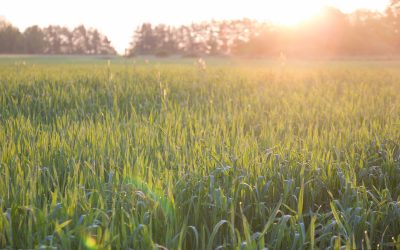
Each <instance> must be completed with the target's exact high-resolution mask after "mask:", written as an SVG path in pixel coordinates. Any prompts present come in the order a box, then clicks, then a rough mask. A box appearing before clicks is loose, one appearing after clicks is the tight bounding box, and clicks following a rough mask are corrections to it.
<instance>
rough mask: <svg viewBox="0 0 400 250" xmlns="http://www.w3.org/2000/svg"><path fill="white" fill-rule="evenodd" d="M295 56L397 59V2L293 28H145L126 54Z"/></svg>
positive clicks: (328, 14) (331, 14)
mask: <svg viewBox="0 0 400 250" xmlns="http://www.w3.org/2000/svg"><path fill="white" fill-rule="evenodd" d="M282 53H283V54H285V55H287V56H294V57H296V56H298V57H313V56H371V55H372V56H373V55H393V54H400V0H394V1H392V3H391V5H390V6H389V7H388V8H387V10H386V11H385V13H379V12H373V11H368V10H359V11H356V12H354V13H351V14H344V13H342V12H341V11H339V10H338V9H335V8H326V9H325V10H324V13H323V15H321V16H320V17H318V18H317V19H316V20H314V21H309V22H306V23H303V24H302V25H299V26H297V27H283V26H277V25H273V24H270V23H265V22H258V21H255V20H250V19H242V20H231V21H210V22H202V23H193V24H191V25H181V26H178V27H175V26H167V25H164V24H159V25H156V26H153V25H152V24H150V23H144V24H142V25H141V26H140V27H138V28H137V30H136V31H135V33H134V36H133V40H132V42H131V47H130V49H129V55H131V56H135V55H156V56H168V55H182V56H201V55H238V56H251V57H257V56H260V57H266V56H276V55H279V54H282Z"/></svg>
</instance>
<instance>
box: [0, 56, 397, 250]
mask: <svg viewBox="0 0 400 250" xmlns="http://www.w3.org/2000/svg"><path fill="white" fill-rule="evenodd" d="M7 60H8V61H7ZM7 60H6V61H3V62H2V63H1V64H0V209H1V211H0V248H9V249H17V248H23V249H26V248H30V249H31V248H35V249H207V250H209V249H266V248H268V249H328V248H329V249H339V248H340V247H342V248H345V249H355V248H359V249H362V248H363V249H387V248H397V249H399V248H400V96H399V94H400V70H399V69H400V64H399V63H396V62H386V63H384V62H375V63H374V62H369V63H365V62H364V63H363V62H335V63H317V62H314V63H292V64H291V63H288V64H287V65H282V64H280V63H276V64H274V63H253V64H246V63H243V64H240V65H238V64H221V65H220V64H217V63H215V64H211V65H210V64H209V65H207V66H206V67H199V65H196V64H192V63H185V64H180V63H179V62H177V63H173V62H172V63H137V62H136V63H134V62H133V60H127V61H126V62H124V63H121V62H119V63H113V62H111V63H110V64H107V61H106V60H103V61H101V62H96V63H89V62H85V63H82V62H81V63H77V64H74V63H63V62H62V60H60V61H53V62H51V63H47V64H46V63H43V62H34V61H27V62H25V61H24V62H22V61H21V60H19V59H18V58H17V59H15V58H14V59H7ZM206 63H207V62H206Z"/></svg>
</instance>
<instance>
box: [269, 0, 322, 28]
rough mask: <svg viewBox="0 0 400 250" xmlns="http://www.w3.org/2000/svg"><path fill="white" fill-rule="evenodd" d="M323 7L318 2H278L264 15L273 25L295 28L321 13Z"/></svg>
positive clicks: (310, 0)
mask: <svg viewBox="0 0 400 250" xmlns="http://www.w3.org/2000/svg"><path fill="white" fill-rule="evenodd" d="M323 7H324V6H323V5H322V4H321V3H320V2H318V1H312V0H308V1H288V0H286V1H279V2H275V3H274V4H272V5H270V7H269V10H268V11H267V12H266V13H265V15H266V17H267V18H268V19H269V20H270V21H271V22H273V23H275V24H278V25H283V26H296V25H299V24H301V23H303V22H306V21H309V20H311V19H313V18H315V17H317V16H318V15H319V14H321V13H322V10H323Z"/></svg>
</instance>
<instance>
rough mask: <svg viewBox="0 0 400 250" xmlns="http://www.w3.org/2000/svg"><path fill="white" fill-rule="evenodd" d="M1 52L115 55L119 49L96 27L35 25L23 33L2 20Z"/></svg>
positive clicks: (0, 29) (0, 26) (0, 32)
mask: <svg viewBox="0 0 400 250" xmlns="http://www.w3.org/2000/svg"><path fill="white" fill-rule="evenodd" d="M0 54H85V55H114V54H116V51H115V49H114V48H113V46H111V42H110V40H109V39H108V38H107V36H105V35H103V34H101V33H100V32H99V31H98V30H97V29H94V28H89V29H87V28H86V27H85V26H83V25H80V26H78V27H76V28H74V29H72V30H70V29H68V28H66V27H62V26H58V25H50V26H48V27H46V28H40V27H39V26H37V25H34V26H31V27H28V28H26V29H25V30H24V31H23V32H21V31H20V30H19V29H18V28H16V27H14V26H13V25H12V24H11V23H9V22H7V21H5V20H2V19H0Z"/></svg>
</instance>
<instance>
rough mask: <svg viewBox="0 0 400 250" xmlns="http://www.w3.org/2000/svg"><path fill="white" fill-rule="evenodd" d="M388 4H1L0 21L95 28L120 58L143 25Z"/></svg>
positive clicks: (295, 16)
mask: <svg viewBox="0 0 400 250" xmlns="http://www.w3.org/2000/svg"><path fill="white" fill-rule="evenodd" d="M388 2H389V0H319V1H318V0H246V1H243V0H202V1H193V0H142V1H135V0H131V1H128V0H113V1H103V0H35V1H34V0H0V16H2V17H4V18H6V19H7V20H8V21H10V22H11V23H12V24H14V25H15V26H17V27H19V28H20V29H21V31H23V30H24V29H25V28H26V27H28V26H31V25H34V24H37V25H39V26H41V27H46V26H48V25H49V24H55V25H62V26H67V27H69V28H73V27H75V26H78V25H79V24H84V25H85V26H86V27H94V28H97V29H98V30H99V31H100V32H102V33H104V34H105V35H107V36H108V38H109V39H110V40H111V42H112V45H113V46H114V47H115V48H116V49H117V51H118V52H119V53H123V51H124V49H125V48H127V47H128V46H129V42H130V41H131V40H132V35H133V32H134V30H135V29H136V27H137V26H138V25H140V24H141V23H143V22H151V23H153V24H158V23H165V24H171V25H179V24H190V23H191V22H198V21H204V20H210V19H216V20H221V19H236V18H244V17H247V18H251V19H258V20H261V21H264V20H267V21H272V22H276V23H280V24H287V25H290V24H295V23H296V22H299V21H301V20H304V19H307V18H310V17H312V16H315V15H317V13H318V11H319V10H320V9H321V8H322V7H323V6H325V5H331V6H334V7H336V8H339V9H340V10H342V11H343V12H345V13H348V12H352V11H354V10H356V9H359V8H363V9H371V10H377V11H383V10H384V9H385V7H386V6H387V4H388Z"/></svg>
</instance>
